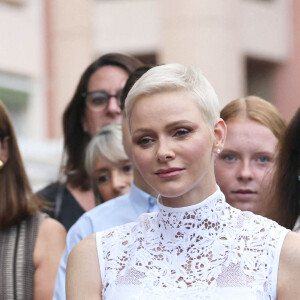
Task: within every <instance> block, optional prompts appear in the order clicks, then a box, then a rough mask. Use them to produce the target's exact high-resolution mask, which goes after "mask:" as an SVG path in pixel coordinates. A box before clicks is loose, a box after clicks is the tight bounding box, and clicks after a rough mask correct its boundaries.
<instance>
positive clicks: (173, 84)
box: [125, 64, 220, 129]
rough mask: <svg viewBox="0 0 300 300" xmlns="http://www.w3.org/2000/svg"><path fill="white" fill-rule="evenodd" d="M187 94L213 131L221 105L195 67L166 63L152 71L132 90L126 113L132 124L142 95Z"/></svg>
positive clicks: (211, 88) (207, 82)
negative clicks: (181, 92) (133, 115)
mask: <svg viewBox="0 0 300 300" xmlns="http://www.w3.org/2000/svg"><path fill="white" fill-rule="evenodd" d="M172 91H186V92H187V93H188V94H189V95H191V97H192V98H193V99H194V100H195V101H196V103H197V104H198V105H199V108H200V111H201V113H202V114H203V117H204V119H205V121H206V123H207V125H208V127H209V128H210V129H213V128H214V125H215V122H216V120H217V118H218V117H219V116H220V103H219V100H218V97H217V95H216V93H215V90H214V88H213V87H212V85H211V84H210V83H209V81H208V80H207V79H206V77H205V76H204V75H203V74H202V71H201V70H200V69H199V68H197V67H195V66H188V67H186V66H184V65H181V64H166V65H161V66H157V67H153V68H151V69H150V70H149V71H147V72H146V73H145V74H144V75H143V76H142V77H141V78H140V79H139V80H137V82H136V83H135V84H134V85H133V87H132V88H131V90H130V91H129V93H128V95H127V98H126V101H125V110H126V115H127V117H128V122H129V125H130V119H131V113H132V109H133V107H134V105H135V103H136V101H138V100H139V99H141V98H142V97H143V96H150V95H154V94H159V93H162V92H172Z"/></svg>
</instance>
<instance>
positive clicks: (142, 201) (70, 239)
mask: <svg viewBox="0 0 300 300" xmlns="http://www.w3.org/2000/svg"><path fill="white" fill-rule="evenodd" d="M154 211H158V207H157V200H156V198H154V197H152V196H151V195H149V194H147V193H145V192H144V191H142V190H141V189H139V188H138V187H136V186H135V185H134V183H132V185H131V190H130V192H129V193H128V194H126V195H123V196H120V197H118V198H115V199H112V200H110V201H107V202H105V203H103V204H101V205H98V206H96V207H95V208H93V209H92V210H90V211H88V212H86V213H85V214H83V215H82V216H81V217H80V218H79V219H78V220H77V222H76V223H75V224H74V225H73V226H72V227H71V228H70V230H69V231H68V234H67V240H66V248H65V251H64V254H63V256H62V258H61V260H60V264H59V268H58V273H57V276H56V282H55V290H54V296H53V299H54V300H62V299H66V290H65V281H66V267H67V260H68V256H69V254H70V252H71V250H72V248H73V247H74V246H75V245H76V244H77V243H78V242H80V241H81V240H82V239H84V238H85V237H87V236H88V235H90V234H92V233H96V232H98V231H102V230H105V229H108V228H112V227H114V226H119V225H122V224H126V223H129V222H134V221H136V219H137V218H138V217H139V215H141V214H142V213H149V212H154Z"/></svg>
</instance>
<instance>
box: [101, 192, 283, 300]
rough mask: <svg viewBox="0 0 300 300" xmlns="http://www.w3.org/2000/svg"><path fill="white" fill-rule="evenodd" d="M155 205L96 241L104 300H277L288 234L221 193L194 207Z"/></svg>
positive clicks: (275, 224) (102, 234)
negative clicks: (234, 204) (155, 209)
mask: <svg viewBox="0 0 300 300" xmlns="http://www.w3.org/2000/svg"><path fill="white" fill-rule="evenodd" d="M158 205H159V212H158V213H150V214H143V215H141V216H140V217H139V219H138V220H137V221H136V222H133V223H128V224H125V225H122V226H118V227H115V228H112V229H108V230H106V231H103V232H98V233H97V234H96V244H97V252H98V258H99V263H100V272H101V278H102V287H103V288H102V299H103V300H115V299H118V300H123V299H124V300H125V299H126V300H148V299H151V300H167V299H170V300H171V299H172V300H175V299H185V300H187V299H189V300H192V299H205V300H208V299H214V300H218V299H230V300H234V299H239V300H240V299H243V300H247V299H249V300H250V299H251V300H253V299H276V285H277V271H278V264H279V256H280V251H281V247H282V243H283V240H284V238H285V236H286V234H287V232H288V230H287V229H285V228H283V227H281V226H279V225H278V224H277V223H275V222H273V221H271V220H269V219H266V218H263V217H261V216H258V215H254V214H253V213H251V212H243V211H241V210H238V209H235V208H233V207H232V206H230V205H229V204H228V203H226V201H225V197H224V195H223V193H222V192H221V191H220V190H219V189H218V190H217V191H216V192H215V193H214V194H212V195H211V196H210V197H208V198H207V199H205V200H204V201H202V202H201V203H198V204H196V205H192V206H188V207H181V208H170V207H166V206H163V205H162V204H161V203H159V204H158Z"/></svg>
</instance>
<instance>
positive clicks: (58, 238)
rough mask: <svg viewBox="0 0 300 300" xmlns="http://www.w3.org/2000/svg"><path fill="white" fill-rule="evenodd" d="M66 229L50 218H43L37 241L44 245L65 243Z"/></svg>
mask: <svg viewBox="0 0 300 300" xmlns="http://www.w3.org/2000/svg"><path fill="white" fill-rule="evenodd" d="M66 235H67V233H66V229H65V228H64V226H63V225H62V224H61V223H59V222H58V221H56V220H55V219H52V218H44V219H43V221H42V222H41V225H40V227H39V231H38V237H37V242H39V243H40V242H42V244H44V245H45V247H49V246H51V247H52V246H56V245H58V244H65V239H66Z"/></svg>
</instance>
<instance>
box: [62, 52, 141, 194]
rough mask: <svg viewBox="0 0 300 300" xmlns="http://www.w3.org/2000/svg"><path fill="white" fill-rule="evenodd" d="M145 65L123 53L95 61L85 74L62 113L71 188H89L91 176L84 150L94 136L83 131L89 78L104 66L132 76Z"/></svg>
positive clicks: (64, 171) (68, 180) (64, 172)
mask: <svg viewBox="0 0 300 300" xmlns="http://www.w3.org/2000/svg"><path fill="white" fill-rule="evenodd" d="M141 65H142V63H141V62H140V61H139V60H138V59H136V58H134V57H132V56H128V55H125V54H121V53H108V54H105V55H103V56H100V57H99V58H98V59H96V60H95V61H94V62H92V63H91V64H90V65H89V66H88V67H87V69H86V70H85V71H84V73H83V74H82V76H81V78H80V80H79V83H78V85H77V88H76V90H75V93H74V95H73V98H72V99H71V101H70V103H69V104H68V106H67V108H66V109H65V112H64V114H63V133H64V150H65V152H66V156H67V157H66V163H65V165H64V166H63V168H62V170H61V171H62V173H63V174H64V175H65V176H66V177H67V182H68V183H69V184H71V185H72V186H79V187H81V189H82V190H88V189H89V188H90V184H89V179H88V175H87V173H86V171H85V168H84V157H85V148H86V146H87V144H88V142H89V141H90V139H91V137H90V136H89V134H88V133H86V132H85V131H84V130H83V127H82V117H83V114H84V112H85V102H84V98H83V97H82V94H83V93H84V92H86V91H87V87H88V83H89V79H90V77H91V76H92V75H93V74H94V73H95V72H96V71H97V70H98V69H100V68H101V67H104V66H117V67H119V68H121V69H123V70H125V71H126V72H127V73H128V75H130V74H131V73H132V72H133V71H134V70H135V69H136V68H137V67H139V66H141Z"/></svg>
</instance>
